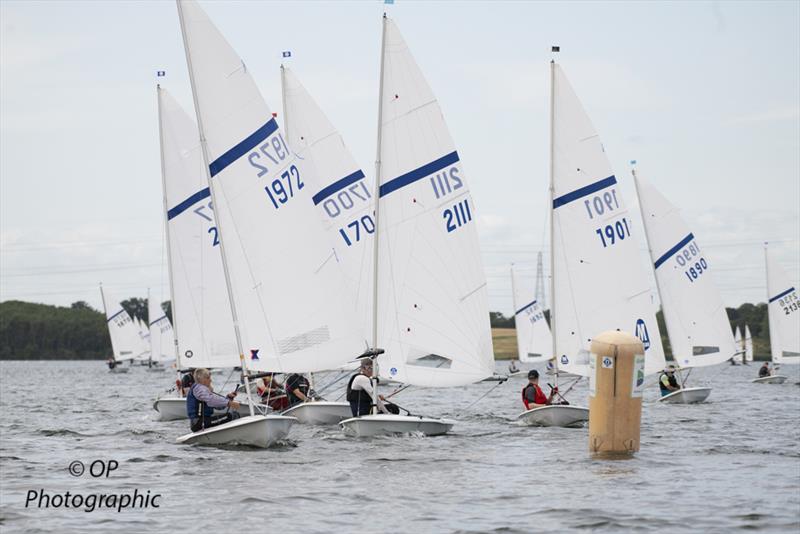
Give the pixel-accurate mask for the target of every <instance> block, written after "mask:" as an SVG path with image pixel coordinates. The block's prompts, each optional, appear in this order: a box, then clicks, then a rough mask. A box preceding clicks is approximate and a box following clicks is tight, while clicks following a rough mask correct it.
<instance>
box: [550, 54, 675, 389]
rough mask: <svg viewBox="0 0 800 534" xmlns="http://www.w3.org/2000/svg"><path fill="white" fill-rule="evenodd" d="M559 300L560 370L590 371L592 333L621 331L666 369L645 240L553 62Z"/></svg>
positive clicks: (651, 367) (654, 366) (650, 365)
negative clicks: (646, 268)
mask: <svg viewBox="0 0 800 534" xmlns="http://www.w3.org/2000/svg"><path fill="white" fill-rule="evenodd" d="M553 69H554V71H553V110H552V113H553V140H552V142H553V149H552V150H553V162H552V165H553V169H552V173H553V184H552V199H553V203H552V210H553V243H552V251H553V255H554V256H553V280H554V283H553V297H552V298H553V303H552V307H551V313H552V314H553V318H554V319H553V320H554V323H553V324H554V325H555V327H554V335H555V338H556V356H557V361H558V365H559V369H562V370H565V371H568V372H571V373H576V374H581V375H588V374H589V367H588V356H589V345H590V342H591V338H592V336H595V335H597V334H599V333H601V332H604V331H607V330H622V331H625V332H631V333H633V334H635V335H636V336H637V337H639V338H640V339H641V340H642V342H643V343H644V347H645V373H646V374H651V373H655V372H657V371H659V370H661V369H662V368H663V367H664V350H663V347H662V346H661V336H660V334H659V329H658V324H657V323H656V318H655V306H654V304H653V302H652V299H651V292H650V287H649V283H648V280H647V277H646V273H645V271H644V269H643V268H642V267H643V266H642V263H641V260H640V256H639V250H638V247H639V240H638V238H637V235H636V228H634V226H633V223H632V221H631V216H630V214H629V213H628V210H627V209H626V207H625V203H624V200H623V194H622V192H621V191H620V190H619V184H618V183H617V179H616V177H615V176H614V175H613V173H612V170H611V165H610V163H609V161H608V158H607V157H606V154H605V150H604V148H603V145H602V144H601V142H600V138H599V137H598V135H597V132H595V129H594V127H593V126H592V123H591V121H590V120H589V117H588V116H587V115H586V113H585V111H584V110H583V107H582V106H581V103H580V101H579V100H578V98H577V96H576V95H575V93H574V92H573V90H572V87H570V84H569V82H568V81H567V78H566V76H565V75H564V73H563V72H562V70H561V68H560V67H559V66H558V65H557V64H553Z"/></svg>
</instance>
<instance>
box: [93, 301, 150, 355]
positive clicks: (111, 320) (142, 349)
mask: <svg viewBox="0 0 800 534" xmlns="http://www.w3.org/2000/svg"><path fill="white" fill-rule="evenodd" d="M100 295H101V296H102V298H103V309H104V310H105V313H106V324H107V325H108V334H109V336H110V337H111V349H112V351H113V353H114V359H115V360H116V361H124V360H133V359H137V358H142V357H144V356H146V355H147V350H148V349H147V345H146V344H145V343H144V341H143V340H142V337H141V335H140V334H139V327H138V325H137V324H136V323H135V322H134V320H133V319H132V318H131V316H130V315H129V314H128V312H127V311H125V308H123V307H122V304H120V302H119V301H118V300H116V299H114V298H113V297H111V296H110V295H109V293H108V290H107V289H104V288H103V286H100Z"/></svg>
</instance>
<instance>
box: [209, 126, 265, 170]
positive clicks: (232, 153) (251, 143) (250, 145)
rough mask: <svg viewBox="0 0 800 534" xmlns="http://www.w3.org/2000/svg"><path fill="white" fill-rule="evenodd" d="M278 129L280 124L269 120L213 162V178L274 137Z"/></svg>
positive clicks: (210, 166)
mask: <svg viewBox="0 0 800 534" xmlns="http://www.w3.org/2000/svg"><path fill="white" fill-rule="evenodd" d="M277 129H278V122H277V121H276V120H275V119H274V118H272V119H270V120H268V121H267V122H266V124H264V126H262V127H261V128H259V129H258V130H256V131H255V132H253V133H252V134H250V135H249V136H248V137H247V138H246V139H244V140H243V141H241V142H240V143H239V144H238V145H236V146H235V147H233V148H232V149H230V150H228V151H227V152H225V153H224V154H223V155H221V156H220V157H218V158H217V159H215V160H214V161H212V162H211V165H209V166H208V169H209V171H211V176H212V177H213V176H216V175H217V174H219V173H221V172H222V171H223V170H224V169H225V167H227V166H228V165H230V164H231V163H233V162H234V161H236V160H237V159H239V158H241V157H242V156H244V155H245V154H247V153H248V152H250V151H251V150H252V149H254V148H255V147H256V145H257V144H259V143H260V142H261V141H263V140H264V139H266V138H267V137H269V136H270V135H272V132H274V131H275V130H277Z"/></svg>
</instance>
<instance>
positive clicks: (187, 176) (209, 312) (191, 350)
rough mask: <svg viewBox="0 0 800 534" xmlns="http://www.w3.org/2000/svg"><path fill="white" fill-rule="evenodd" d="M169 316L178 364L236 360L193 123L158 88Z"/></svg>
mask: <svg viewBox="0 0 800 534" xmlns="http://www.w3.org/2000/svg"><path fill="white" fill-rule="evenodd" d="M158 95H159V107H160V110H161V114H160V121H161V133H162V136H161V143H162V147H161V148H162V150H161V151H162V158H163V169H164V195H165V204H166V213H167V225H168V231H167V235H168V238H169V252H170V253H169V262H170V272H171V273H172V280H171V284H172V318H173V321H175V327H176V331H177V332H178V351H177V354H178V356H179V357H180V367H185V368H190V367H195V368H196V367H231V366H236V365H238V363H239V355H238V351H237V350H236V341H235V339H234V334H233V321H232V320H231V310H230V304H229V303H228V295H227V292H226V290H225V278H224V274H223V270H222V257H221V256H220V252H219V239H218V236H217V228H216V222H215V213H214V210H213V206H212V203H211V199H210V192H209V189H208V183H207V182H206V179H205V175H204V173H203V163H202V155H201V153H200V136H199V134H198V131H197V125H196V124H195V123H194V121H192V119H191V118H190V117H189V115H187V114H186V112H185V111H184V110H183V109H182V108H181V107H180V105H179V104H178V103H177V102H176V101H175V100H174V99H173V98H172V97H171V96H170V95H169V93H168V92H167V91H166V90H164V89H159V91H158Z"/></svg>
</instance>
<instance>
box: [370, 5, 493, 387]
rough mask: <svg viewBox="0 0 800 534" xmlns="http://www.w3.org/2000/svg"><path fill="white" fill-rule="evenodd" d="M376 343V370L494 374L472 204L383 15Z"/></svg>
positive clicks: (438, 121) (422, 375)
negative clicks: (377, 352) (379, 351)
mask: <svg viewBox="0 0 800 534" xmlns="http://www.w3.org/2000/svg"><path fill="white" fill-rule="evenodd" d="M383 31H384V34H383V39H384V46H383V56H382V64H383V77H382V78H383V79H382V80H381V88H382V94H381V95H380V99H381V103H380V105H381V109H382V112H381V117H382V118H381V123H380V124H379V125H378V127H379V129H380V131H379V137H380V141H379V153H378V160H379V163H378V165H376V168H377V176H378V180H379V182H378V197H379V204H380V205H379V206H378V210H377V217H378V220H377V232H378V233H377V248H378V251H377V257H378V264H377V268H376V272H377V276H378V281H377V303H376V304H375V305H376V306H377V309H376V310H375V315H376V322H377V324H376V325H375V328H376V334H377V335H376V338H377V339H376V340H375V341H377V345H378V347H379V348H382V349H384V350H385V351H386V353H385V354H384V355H381V356H380V357H379V358H378V360H379V363H380V365H379V370H380V374H381V376H383V377H386V378H390V379H393V380H397V381H399V382H403V383H406V384H412V385H418V386H439V387H444V386H457V385H464V384H468V383H472V382H476V381H478V380H482V379H483V378H486V377H488V376H491V375H492V372H493V369H494V355H493V352H492V338H491V329H490V326H489V314H488V301H487V291H486V277H485V275H484V272H483V264H482V262H481V256H480V249H479V244H478V235H477V231H476V222H475V217H476V211H475V205H474V203H473V201H472V196H471V195H470V193H469V188H468V186H467V181H466V177H465V173H464V167H463V165H462V162H461V161H460V158H459V155H458V153H457V152H456V149H455V146H454V144H453V141H452V139H451V137H450V133H449V131H448V129H447V125H446V124H445V122H444V118H443V116H442V111H441V109H440V107H439V104H438V102H437V101H436V97H435V96H434V95H433V92H432V91H431V88H430V87H429V86H428V83H427V82H426V80H425V78H424V76H423V75H422V72H421V71H420V69H419V67H418V66H417V64H416V62H415V61H414V58H413V56H412V55H411V52H410V51H409V49H408V46H407V45H406V43H405V41H404V40H403V37H402V36H401V34H400V32H399V30H398V29H397V26H396V25H395V23H394V22H393V21H392V20H391V19H389V18H387V17H386V16H384V18H383Z"/></svg>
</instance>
